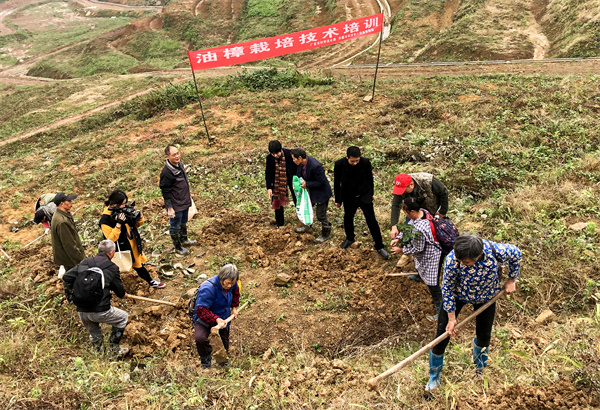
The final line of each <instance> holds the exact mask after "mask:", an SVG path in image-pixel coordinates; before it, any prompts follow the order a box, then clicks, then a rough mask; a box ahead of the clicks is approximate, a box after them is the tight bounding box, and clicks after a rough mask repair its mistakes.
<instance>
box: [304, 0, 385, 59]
mask: <svg viewBox="0 0 600 410" xmlns="http://www.w3.org/2000/svg"><path fill="white" fill-rule="evenodd" d="M344 7H345V10H346V20H353V19H357V18H360V17H365V16H370V15H373V14H378V13H380V12H381V8H380V5H379V3H378V2H377V0H346V2H345V4H344ZM378 37H379V36H376V35H371V36H366V37H360V38H357V39H355V40H350V41H345V42H343V43H338V44H334V45H332V46H329V47H328V50H327V52H326V53H325V54H322V55H320V56H318V57H316V58H315V59H314V60H312V61H311V62H310V63H308V64H307V65H306V66H304V67H303V68H308V69H311V68H318V67H323V66H330V65H336V64H342V63H345V62H346V61H348V60H350V59H352V58H354V57H355V56H357V55H358V54H360V53H363V52H364V51H366V50H367V49H369V48H370V47H372V45H373V44H372V43H373V42H374V41H375V40H376V39H377V38H378Z"/></svg>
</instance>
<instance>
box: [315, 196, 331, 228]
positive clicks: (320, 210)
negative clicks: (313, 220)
mask: <svg viewBox="0 0 600 410" xmlns="http://www.w3.org/2000/svg"><path fill="white" fill-rule="evenodd" d="M328 207H329V201H327V202H323V203H322V204H317V206H316V212H315V216H316V217H317V220H318V221H319V222H321V225H322V226H323V228H329V227H331V222H329V221H328V220H327V208H328Z"/></svg>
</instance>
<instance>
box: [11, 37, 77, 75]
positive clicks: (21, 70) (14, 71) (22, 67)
mask: <svg viewBox="0 0 600 410" xmlns="http://www.w3.org/2000/svg"><path fill="white" fill-rule="evenodd" d="M85 41H88V40H82V41H78V42H77V43H73V44H69V45H67V46H64V47H60V48H57V49H56V50H54V51H51V52H49V53H46V54H43V55H40V56H37V57H33V58H29V59H27V61H25V62H23V63H21V64H17V65H15V66H12V67H9V68H5V69H4V70H0V82H3V83H6V84H15V80H17V81H18V82H17V84H19V85H30V84H41V83H44V82H48V81H62V80H54V79H49V78H36V77H28V76H27V72H28V71H29V69H30V68H31V67H33V65H34V64H35V63H37V62H38V61H40V60H41V59H43V58H46V57H48V56H51V55H54V54H57V53H60V52H61V51H65V50H68V49H70V48H73V47H75V46H78V45H79V44H81V43H83V42H85Z"/></svg>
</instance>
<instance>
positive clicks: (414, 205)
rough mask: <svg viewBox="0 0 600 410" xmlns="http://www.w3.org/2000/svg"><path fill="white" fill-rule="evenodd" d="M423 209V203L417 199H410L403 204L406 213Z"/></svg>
mask: <svg viewBox="0 0 600 410" xmlns="http://www.w3.org/2000/svg"><path fill="white" fill-rule="evenodd" d="M419 209H421V203H420V202H419V201H418V200H417V198H413V197H410V196H409V197H408V198H406V199H405V200H404V202H403V203H402V210H404V211H406V212H412V211H418V210H419Z"/></svg>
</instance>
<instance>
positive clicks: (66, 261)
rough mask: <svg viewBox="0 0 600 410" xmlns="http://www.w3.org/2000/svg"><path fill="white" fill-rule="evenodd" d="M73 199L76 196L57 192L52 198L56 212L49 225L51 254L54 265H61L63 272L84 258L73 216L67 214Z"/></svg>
mask: <svg viewBox="0 0 600 410" xmlns="http://www.w3.org/2000/svg"><path fill="white" fill-rule="evenodd" d="M75 198H77V195H66V194H65V193H64V192H59V193H58V194H56V196H55V197H54V203H55V204H56V212H55V213H54V216H53V217H52V225H51V240H52V254H53V256H54V263H56V264H57V265H63V266H64V267H65V270H69V269H71V268H72V267H73V266H75V265H77V264H78V263H79V262H81V260H82V259H83V258H85V253H84V251H83V245H82V244H81V239H79V234H78V233H77V227H75V221H74V220H73V215H71V213H70V212H69V211H70V210H71V208H72V207H73V200H74V199H75Z"/></svg>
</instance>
